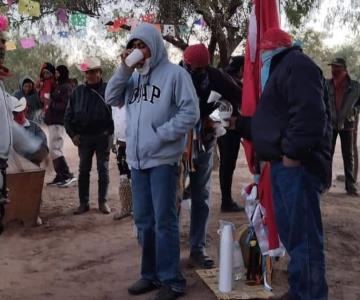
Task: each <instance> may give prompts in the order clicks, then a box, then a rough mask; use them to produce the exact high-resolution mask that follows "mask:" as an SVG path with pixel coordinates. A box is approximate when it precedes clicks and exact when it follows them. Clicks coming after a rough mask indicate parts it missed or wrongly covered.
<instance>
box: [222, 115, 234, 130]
mask: <svg viewBox="0 0 360 300" xmlns="http://www.w3.org/2000/svg"><path fill="white" fill-rule="evenodd" d="M224 121H226V122H227V124H229V126H226V127H225V128H226V129H232V130H234V129H236V121H237V117H231V118H230V119H226V120H224Z"/></svg>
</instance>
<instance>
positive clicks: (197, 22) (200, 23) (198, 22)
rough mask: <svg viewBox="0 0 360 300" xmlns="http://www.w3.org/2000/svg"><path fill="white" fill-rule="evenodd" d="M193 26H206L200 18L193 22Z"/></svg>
mask: <svg viewBox="0 0 360 300" xmlns="http://www.w3.org/2000/svg"><path fill="white" fill-rule="evenodd" d="M194 24H195V25H199V26H201V27H204V26H206V22H205V20H204V19H203V18H200V19H197V20H195V22H194Z"/></svg>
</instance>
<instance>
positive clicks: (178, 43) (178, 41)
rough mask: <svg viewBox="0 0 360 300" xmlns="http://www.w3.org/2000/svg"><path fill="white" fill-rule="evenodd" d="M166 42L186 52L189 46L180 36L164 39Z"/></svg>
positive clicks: (165, 37) (168, 36)
mask: <svg viewBox="0 0 360 300" xmlns="http://www.w3.org/2000/svg"><path fill="white" fill-rule="evenodd" d="M163 38H164V40H165V41H167V42H169V43H170V44H172V45H174V46H175V47H177V48H179V49H181V50H183V51H184V50H185V49H186V48H187V47H188V46H189V45H188V44H187V43H186V42H185V41H184V40H183V39H182V38H181V37H179V36H177V37H173V36H170V35H167V36H164V37H163Z"/></svg>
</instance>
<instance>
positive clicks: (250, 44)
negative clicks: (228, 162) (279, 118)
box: [241, 0, 280, 249]
mask: <svg viewBox="0 0 360 300" xmlns="http://www.w3.org/2000/svg"><path fill="white" fill-rule="evenodd" d="M276 1H277V0H266V1H261V0H253V12H252V14H251V17H250V24H249V33H248V39H247V44H246V52H245V65H244V79H243V94H242V99H243V100H242V107H241V112H242V114H243V115H244V116H252V115H254V113H255V109H256V105H257V103H258V102H259V99H260V95H261V84H260V70H261V59H260V47H259V45H260V40H261V38H262V36H263V34H264V33H265V32H266V31H267V30H268V29H269V28H280V21H279V11H278V6H277V3H276ZM243 146H244V149H245V153H246V158H247V162H248V166H249V170H250V172H251V173H252V174H255V162H254V158H255V155H254V150H253V147H252V144H251V142H249V141H244V142H243ZM259 199H260V202H261V205H262V206H263V207H264V208H265V210H266V219H265V222H266V225H267V226H268V230H269V246H270V249H276V248H278V247H279V239H278V233H277V228H276V223H275V215H274V209H273V203H272V191H271V179H270V165H269V163H267V164H266V165H265V167H264V168H263V169H262V173H261V176H260V182H259Z"/></svg>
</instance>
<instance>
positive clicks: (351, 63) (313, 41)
mask: <svg viewBox="0 0 360 300" xmlns="http://www.w3.org/2000/svg"><path fill="white" fill-rule="evenodd" d="M296 38H298V39H299V40H301V42H302V48H303V50H304V52H305V53H306V54H307V55H309V56H310V57H311V58H312V59H313V60H314V61H315V62H316V63H317V64H318V66H319V67H320V68H321V69H322V71H323V73H324V76H325V77H326V78H330V77H331V68H330V66H328V64H329V62H330V61H331V60H332V59H333V58H335V57H342V58H344V59H346V61H347V66H348V71H349V74H350V76H351V77H352V78H353V79H355V80H357V81H360V47H359V45H360V43H359V42H360V40H359V39H358V40H354V41H353V42H351V43H349V44H346V45H343V46H341V47H337V48H328V47H326V46H325V45H324V43H323V38H324V34H323V33H320V32H316V31H313V30H306V31H305V32H302V33H300V34H299V35H298V36H297V37H296Z"/></svg>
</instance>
